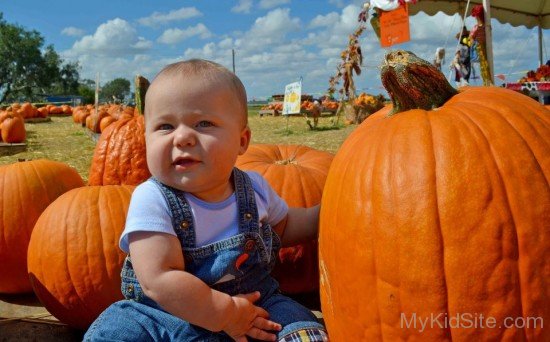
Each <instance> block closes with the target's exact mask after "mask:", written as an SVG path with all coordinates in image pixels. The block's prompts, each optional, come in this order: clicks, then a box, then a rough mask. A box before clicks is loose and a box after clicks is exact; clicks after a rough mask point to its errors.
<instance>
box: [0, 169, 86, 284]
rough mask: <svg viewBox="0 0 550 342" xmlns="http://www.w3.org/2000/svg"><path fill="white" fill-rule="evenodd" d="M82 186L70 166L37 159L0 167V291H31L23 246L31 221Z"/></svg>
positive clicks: (31, 227) (33, 222) (24, 247)
mask: <svg viewBox="0 0 550 342" xmlns="http://www.w3.org/2000/svg"><path fill="white" fill-rule="evenodd" d="M81 186H84V181H83V180H82V178H81V177H80V175H79V174H78V172H76V170H75V169H73V168H72V167H70V166H68V165H66V164H63V163H60V162H55V161H51V160H46V159H39V160H33V161H25V162H18V163H14V164H10V165H5V166H0V293H25V292H31V291H32V288H31V284H30V282H29V277H28V274H27V247H28V245H29V240H30V238H31V232H32V230H33V228H34V224H35V223H36V221H37V220H38V217H39V216H40V214H41V213H42V212H43V211H44V209H46V207H47V206H48V205H49V204H50V203H51V202H52V201H53V200H55V199H56V198H57V197H58V196H60V195H61V194H63V193H65V192H67V191H69V190H71V189H73V188H77V187H81Z"/></svg>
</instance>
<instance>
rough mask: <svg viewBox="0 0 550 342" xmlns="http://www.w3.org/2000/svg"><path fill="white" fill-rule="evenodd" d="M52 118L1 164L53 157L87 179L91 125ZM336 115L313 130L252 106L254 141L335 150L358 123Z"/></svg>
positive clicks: (31, 129) (31, 127)
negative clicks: (23, 148)
mask: <svg viewBox="0 0 550 342" xmlns="http://www.w3.org/2000/svg"><path fill="white" fill-rule="evenodd" d="M51 119H52V121H51V122H42V123H26V124H25V127H26V129H27V141H26V142H27V150H26V151H24V152H20V153H17V154H12V155H6V156H0V165H6V164H11V163H15V162H18V161H19V160H33V159H51V160H56V161H60V162H64V163H66V164H68V165H70V166H72V167H74V168H75V169H76V170H77V171H78V173H79V174H80V175H81V176H82V178H83V179H84V181H87V180H88V172H89V169H90V164H91V162H92V156H93V153H94V147H95V143H94V141H93V140H92V139H91V137H90V135H89V134H88V133H87V129H86V128H84V127H81V125H79V124H75V123H74V122H73V120H72V118H71V117H70V116H69V117H52V118H51ZM334 120H336V117H334V116H323V117H321V118H320V120H319V127H318V128H317V129H316V130H310V129H309V127H308V125H307V124H306V119H305V118H304V117H303V116H289V117H286V116H285V117H283V116H276V117H274V116H262V117H260V116H259V115H258V108H250V110H249V125H250V128H251V130H252V143H253V144H259V143H263V144H301V145H306V146H309V147H312V148H315V149H318V150H323V151H329V152H333V153H335V152H336V151H337V150H338V148H339V147H340V145H341V144H342V142H343V141H344V140H345V139H346V137H347V136H348V135H349V134H350V133H351V132H352V131H353V130H354V129H355V127H356V126H355V125H350V126H344V125H343V124H341V123H342V122H343V118H340V120H339V121H340V124H339V125H338V126H334V125H333V122H334Z"/></svg>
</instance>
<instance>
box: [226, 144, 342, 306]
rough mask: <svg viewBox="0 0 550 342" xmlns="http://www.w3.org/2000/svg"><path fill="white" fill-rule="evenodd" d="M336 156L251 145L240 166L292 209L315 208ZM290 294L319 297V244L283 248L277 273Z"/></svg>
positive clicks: (303, 149)
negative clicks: (263, 183) (305, 294)
mask: <svg viewBox="0 0 550 342" xmlns="http://www.w3.org/2000/svg"><path fill="white" fill-rule="evenodd" d="M332 158H333V155H332V154H331V153H328V152H324V151H319V150H316V149H313V148H311V147H307V146H303V145H267V144H266V145H264V144H256V145H250V146H249V148H248V150H247V151H246V153H245V154H243V155H242V156H239V157H238V158H237V162H236V166H237V167H238V168H240V169H242V170H251V171H256V172H258V173H259V174H261V175H262V176H263V177H264V178H265V179H266V180H267V181H268V183H269V184H270V185H271V187H272V188H273V190H275V192H277V194H279V196H281V198H283V199H284V200H285V201H286V202H287V204H288V205H289V206H290V207H302V208H307V207H312V206H314V205H317V204H319V203H320V202H321V194H322V193H323V186H324V184H325V179H326V177H327V174H328V169H329V167H330V164H331V162H332ZM273 276H274V277H275V278H276V279H277V280H278V281H279V284H280V288H281V291H282V292H283V293H286V294H300V293H308V292H315V294H316V297H318V290H319V271H318V259H317V241H311V242H307V243H303V244H300V245H297V246H293V247H285V248H281V250H280V252H279V263H278V264H276V266H275V268H274V270H273Z"/></svg>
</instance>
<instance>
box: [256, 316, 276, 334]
mask: <svg viewBox="0 0 550 342" xmlns="http://www.w3.org/2000/svg"><path fill="white" fill-rule="evenodd" d="M252 325H253V326H254V327H256V328H258V329H261V330H271V331H280V330H281V329H282V326H281V325H280V324H279V323H275V322H273V321H270V320H268V319H265V318H263V317H256V318H255V319H254V322H252Z"/></svg>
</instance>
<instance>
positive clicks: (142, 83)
mask: <svg viewBox="0 0 550 342" xmlns="http://www.w3.org/2000/svg"><path fill="white" fill-rule="evenodd" d="M134 85H135V87H136V92H135V99H136V108H137V109H138V113H139V115H143V112H144V110H145V93H146V92H147V89H148V88H149V80H148V79H146V78H145V77H143V76H141V75H136V78H135V79H134Z"/></svg>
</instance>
